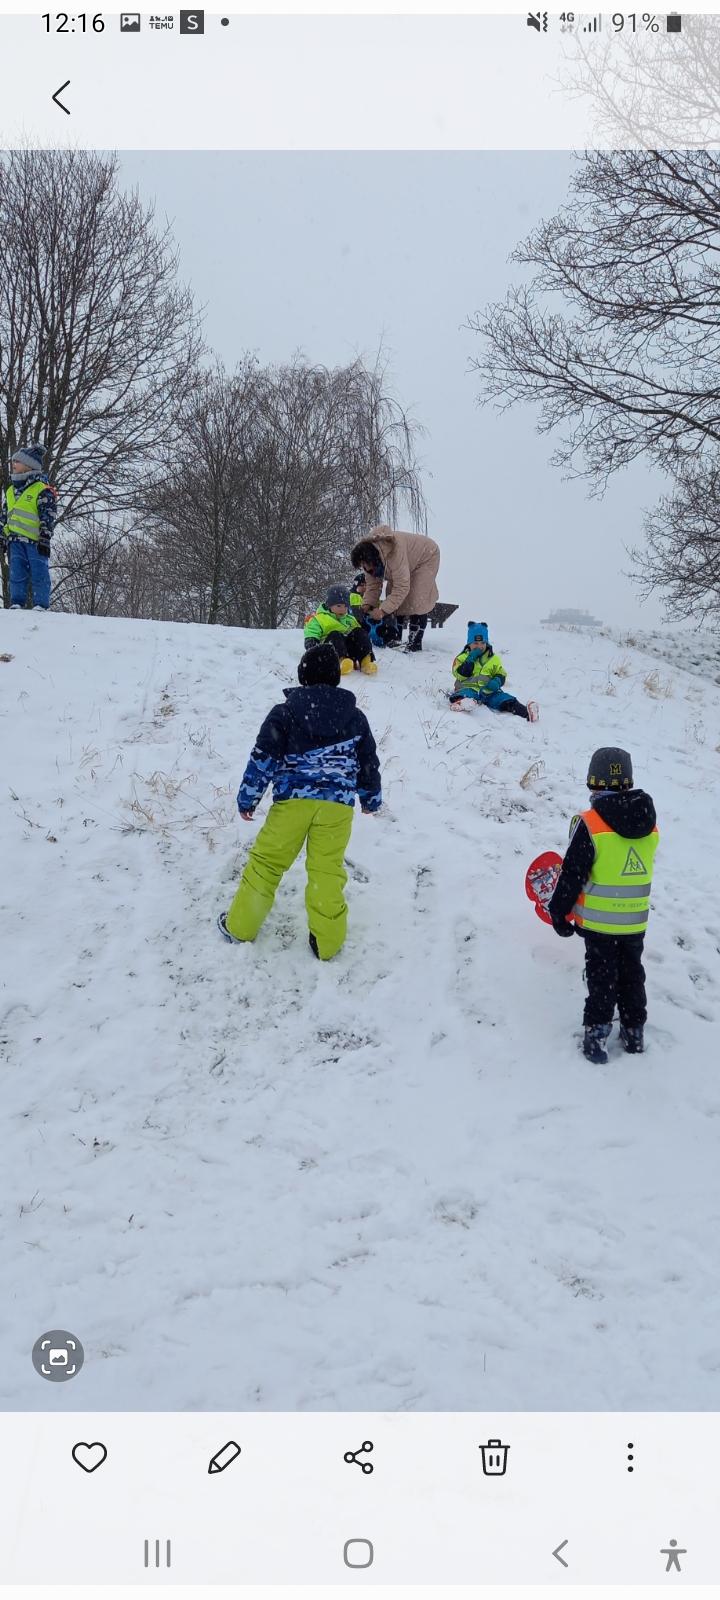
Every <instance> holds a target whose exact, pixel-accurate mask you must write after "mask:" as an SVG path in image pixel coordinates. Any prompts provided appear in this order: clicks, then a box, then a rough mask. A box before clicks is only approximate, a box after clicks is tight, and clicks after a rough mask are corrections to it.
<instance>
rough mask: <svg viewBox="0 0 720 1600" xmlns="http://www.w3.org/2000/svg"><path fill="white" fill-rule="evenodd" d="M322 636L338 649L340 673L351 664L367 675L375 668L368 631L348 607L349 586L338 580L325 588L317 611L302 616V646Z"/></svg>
mask: <svg viewBox="0 0 720 1600" xmlns="http://www.w3.org/2000/svg"><path fill="white" fill-rule="evenodd" d="M325 640H327V642H328V643H329V644H331V645H332V647H333V649H334V650H335V651H336V652H337V655H338V657H339V659H340V671H341V672H342V673H343V675H344V674H345V673H347V672H352V670H353V667H359V668H360V671H361V672H365V673H367V674H368V676H372V675H373V673H375V672H377V663H376V661H375V657H374V656H373V653H372V646H371V644H370V635H369V633H368V632H367V630H366V629H365V628H364V627H361V625H360V623H359V621H358V619H357V617H356V616H354V615H353V613H352V611H351V610H350V591H349V589H343V587H342V585H341V584H339V583H336V584H333V586H332V588H330V589H328V592H327V594H326V596H325V599H324V601H323V603H322V605H320V606H318V608H317V611H311V612H310V615H309V616H307V617H306V618H305V648H306V649H309V648H310V647H311V646H312V645H315V644H322V643H323V642H324V641H325Z"/></svg>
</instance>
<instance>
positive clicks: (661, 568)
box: [632, 463, 720, 621]
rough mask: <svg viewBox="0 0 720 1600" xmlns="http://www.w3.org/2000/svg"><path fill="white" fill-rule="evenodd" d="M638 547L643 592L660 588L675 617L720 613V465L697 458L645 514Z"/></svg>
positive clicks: (635, 557) (636, 557) (636, 566)
mask: <svg viewBox="0 0 720 1600" xmlns="http://www.w3.org/2000/svg"><path fill="white" fill-rule="evenodd" d="M645 536H646V542H645V545H644V546H643V547H641V548H638V549H635V550H633V552H632V555H633V563H634V569H635V572H636V575H637V577H638V581H639V584H640V589H641V593H642V594H643V596H644V597H645V596H647V595H649V594H652V593H654V592H656V591H658V590H660V591H661V592H662V593H663V595H664V597H665V602H666V607H667V611H668V614H669V615H670V616H672V617H679V618H688V617H696V618H699V619H700V620H702V621H705V620H707V619H708V618H710V617H715V618H716V617H718V616H720V466H719V465H718V464H717V463H713V464H712V465H710V466H707V467H706V466H703V465H700V464H695V463H694V464H693V465H692V466H691V467H690V468H689V469H688V470H686V471H683V472H682V473H681V474H680V477H679V479H678V480H677V482H676V486H675V488H674V490H673V492H672V493H671V494H669V495H663V496H662V497H661V499H660V501H659V503H658V505H657V506H656V507H655V509H654V511H651V512H650V513H649V514H648V516H647V517H646V518H645Z"/></svg>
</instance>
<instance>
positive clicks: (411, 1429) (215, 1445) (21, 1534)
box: [0, 1413, 720, 1585]
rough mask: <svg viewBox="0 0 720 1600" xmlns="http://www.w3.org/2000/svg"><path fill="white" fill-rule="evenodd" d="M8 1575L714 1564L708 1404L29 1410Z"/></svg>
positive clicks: (707, 1576) (0, 1540) (121, 1577)
mask: <svg viewBox="0 0 720 1600" xmlns="http://www.w3.org/2000/svg"><path fill="white" fill-rule="evenodd" d="M2 1437H3V1450H2V1457H1V1459H0V1506H1V1508H2V1510H1V1513H0V1516H1V1524H0V1532H1V1537H0V1580H1V1581H2V1582H3V1583H5V1584H8V1583H23V1584H24V1583H44V1584H48V1583H52V1584H70V1583H72V1584H76V1583H95V1584H103V1583H114V1584H121V1583H131V1584H133V1583H138V1582H142V1583H153V1582H159V1583H174V1584H194V1583H204V1584H208V1583H216V1584H245V1585H249V1584H292V1585H297V1584H340V1585H343V1584H345V1583H358V1582H364V1583H370V1584H377V1585H405V1584H408V1585H409V1584H421V1583H422V1584H443V1585H448V1584H458V1585H461V1584H483V1585H486V1584H522V1585H527V1584H536V1583H539V1584H548V1583H553V1582H562V1581H566V1582H569V1583H581V1584H586V1583H593V1584H618V1583H626V1584H643V1585H651V1584H655V1583H658V1582H664V1583H668V1582H672V1583H673V1584H678V1583H679V1584H682V1583H684V1582H688V1583H693V1584H697V1583H704V1584H708V1583H717V1582H718V1581H720V1542H719V1541H718V1539H717V1533H716V1527H717V1498H718V1490H717V1483H716V1475H715V1462H716V1460H717V1457H718V1446H720V1417H716V1416H702V1415H696V1414H693V1415H636V1416H632V1417H629V1416H627V1415H623V1414H618V1415H615V1414H610V1415H600V1414H591V1415H582V1416H573V1415H566V1414H561V1415H546V1414H532V1415H528V1414H513V1413H508V1414H506V1415H504V1416H485V1415H475V1414H463V1415H453V1416H449V1415H439V1414H429V1415H406V1414H390V1415H376V1416H365V1415H360V1416H356V1415H341V1416H338V1415H326V1414H320V1415H300V1416H294V1415H293V1416H290V1415H280V1414H276V1413H273V1414H265V1415H262V1414H253V1415H250V1416H245V1415H238V1414H236V1413H235V1414H222V1415H217V1414H202V1415H193V1416H178V1415H170V1414H168V1415H163V1414H154V1415H143V1414H137V1413H136V1414H132V1415H120V1414H114V1413H106V1414H103V1415H88V1414H77V1413H66V1414H65V1415H57V1416H55V1415H52V1414H45V1415H42V1416H38V1415H35V1414H33V1415H29V1416H21V1415H17V1414H14V1415H12V1416H8V1417H6V1418H5V1419H4V1421H3V1425H2Z"/></svg>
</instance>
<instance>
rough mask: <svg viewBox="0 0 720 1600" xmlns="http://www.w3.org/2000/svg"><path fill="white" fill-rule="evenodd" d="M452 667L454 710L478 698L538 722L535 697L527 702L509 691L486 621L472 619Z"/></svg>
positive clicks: (528, 720) (501, 709) (449, 697)
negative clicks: (465, 640)
mask: <svg viewBox="0 0 720 1600" xmlns="http://www.w3.org/2000/svg"><path fill="white" fill-rule="evenodd" d="M452 669H453V674H454V677H455V688H454V690H453V693H452V694H451V695H449V696H448V699H449V701H450V704H451V706H452V708H453V711H462V709H463V701H465V703H467V702H468V701H475V704H476V705H485V706H488V707H489V709H490V710H491V711H507V712H509V713H510V714H511V715H512V716H514V717H524V718H525V721H526V722H537V719H538V716H539V712H538V708H537V705H536V703H535V701H534V700H529V701H528V703H527V705H526V706H525V705H523V704H522V701H521V700H516V698H515V695H514V694H506V693H505V690H504V689H503V684H504V682H505V679H506V677H507V673H506V672H505V668H504V666H503V664H502V661H501V660H500V657H499V656H498V655H496V654H495V651H494V650H493V647H492V645H491V644H490V637H489V633H488V625H487V623H486V622H469V623H468V630H467V643H466V645H465V649H464V650H461V651H460V654H459V655H457V656H456V657H455V660H454V661H453V665H452Z"/></svg>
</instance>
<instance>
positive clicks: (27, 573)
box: [8, 539, 50, 611]
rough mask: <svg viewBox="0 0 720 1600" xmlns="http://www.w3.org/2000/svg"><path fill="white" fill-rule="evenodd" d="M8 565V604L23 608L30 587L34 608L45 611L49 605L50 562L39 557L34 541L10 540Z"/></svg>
mask: <svg viewBox="0 0 720 1600" xmlns="http://www.w3.org/2000/svg"><path fill="white" fill-rule="evenodd" d="M8 560H9V563H10V604H11V606H24V605H25V602H26V600H27V597H28V589H29V588H30V586H31V585H32V598H33V605H34V606H42V608H43V610H44V611H47V609H48V606H49V604H50V562H49V560H48V557H47V556H41V555H40V552H39V550H38V547H37V544H36V542H35V540H34V539H11V540H10V542H9V545H8Z"/></svg>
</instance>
